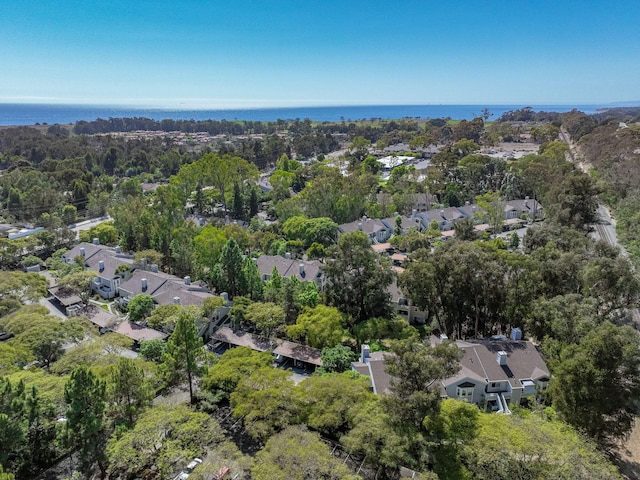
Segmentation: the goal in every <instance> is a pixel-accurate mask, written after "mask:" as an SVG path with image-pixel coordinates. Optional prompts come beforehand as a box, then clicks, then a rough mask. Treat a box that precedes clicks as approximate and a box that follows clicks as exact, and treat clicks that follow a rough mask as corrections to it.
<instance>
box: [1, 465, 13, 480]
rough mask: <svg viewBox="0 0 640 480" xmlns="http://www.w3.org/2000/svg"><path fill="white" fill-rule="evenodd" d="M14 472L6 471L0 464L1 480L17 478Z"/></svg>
mask: <svg viewBox="0 0 640 480" xmlns="http://www.w3.org/2000/svg"><path fill="white" fill-rule="evenodd" d="M15 478H16V477H15V476H14V475H13V473H9V472H5V471H4V470H3V469H2V465H0V480H15Z"/></svg>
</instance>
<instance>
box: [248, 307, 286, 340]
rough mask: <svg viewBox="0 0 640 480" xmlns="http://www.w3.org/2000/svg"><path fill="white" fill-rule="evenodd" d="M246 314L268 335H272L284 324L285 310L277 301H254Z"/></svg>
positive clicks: (259, 329) (261, 331)
mask: <svg viewBox="0 0 640 480" xmlns="http://www.w3.org/2000/svg"><path fill="white" fill-rule="evenodd" d="M244 316H245V319H246V320H247V321H249V322H251V323H252V324H254V325H255V327H256V328H257V329H258V331H259V332H260V333H262V334H263V335H265V336H266V337H271V336H272V335H274V334H275V333H276V332H277V331H278V330H280V329H281V328H282V327H283V326H284V319H285V313H284V310H283V309H282V307H280V306H279V305H276V304H275V303H270V302H268V303H261V302H256V303H252V304H251V305H249V306H248V307H247V310H246V312H245V315H244Z"/></svg>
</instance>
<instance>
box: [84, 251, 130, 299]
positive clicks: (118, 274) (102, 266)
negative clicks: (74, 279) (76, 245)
mask: <svg viewBox="0 0 640 480" xmlns="http://www.w3.org/2000/svg"><path fill="white" fill-rule="evenodd" d="M84 265H85V267H87V268H88V269H89V270H93V271H94V272H97V275H96V277H95V278H94V279H93V281H92V282H91V290H92V291H93V292H95V293H97V294H98V295H100V296H101V297H102V298H104V299H111V298H114V297H115V296H116V295H117V293H118V287H119V286H120V282H121V281H122V280H123V279H126V278H128V276H129V275H131V270H133V268H134V265H133V257H130V256H126V255H122V254H120V255H118V254H116V253H115V252H113V251H109V250H100V251H98V252H97V253H95V254H94V255H92V256H91V257H89V258H88V259H85V262H84Z"/></svg>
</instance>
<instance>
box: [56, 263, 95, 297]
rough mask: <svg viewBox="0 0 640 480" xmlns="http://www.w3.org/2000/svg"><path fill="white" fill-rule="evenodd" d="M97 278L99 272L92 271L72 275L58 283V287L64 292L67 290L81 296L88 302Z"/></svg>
mask: <svg viewBox="0 0 640 480" xmlns="http://www.w3.org/2000/svg"><path fill="white" fill-rule="evenodd" d="M97 276H98V272H94V271H92V270H83V271H80V272H74V273H70V274H69V275H67V276H65V277H63V278H61V279H60V280H59V281H58V286H59V287H60V289H61V290H63V291H64V290H67V291H68V292H70V293H75V294H76V295H79V296H80V298H82V300H83V301H85V302H86V301H87V299H88V298H89V295H90V294H91V282H92V281H93V279H94V278H96V277H97Z"/></svg>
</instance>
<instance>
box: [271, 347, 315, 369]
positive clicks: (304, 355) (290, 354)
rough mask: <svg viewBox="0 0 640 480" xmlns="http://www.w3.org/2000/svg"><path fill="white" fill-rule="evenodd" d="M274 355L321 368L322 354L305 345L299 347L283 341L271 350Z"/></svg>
mask: <svg viewBox="0 0 640 480" xmlns="http://www.w3.org/2000/svg"><path fill="white" fill-rule="evenodd" d="M273 353H275V354H276V355H282V356H283V357H287V358H293V359H294V360H299V361H301V362H305V363H311V364H313V365H317V366H318V367H321V366H322V360H321V359H320V357H321V356H322V352H321V351H320V350H318V349H317V348H313V347H309V346H307V345H301V344H299V343H294V342H288V341H283V342H282V343H281V344H280V345H279V346H278V347H276V348H275V349H274V350H273Z"/></svg>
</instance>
